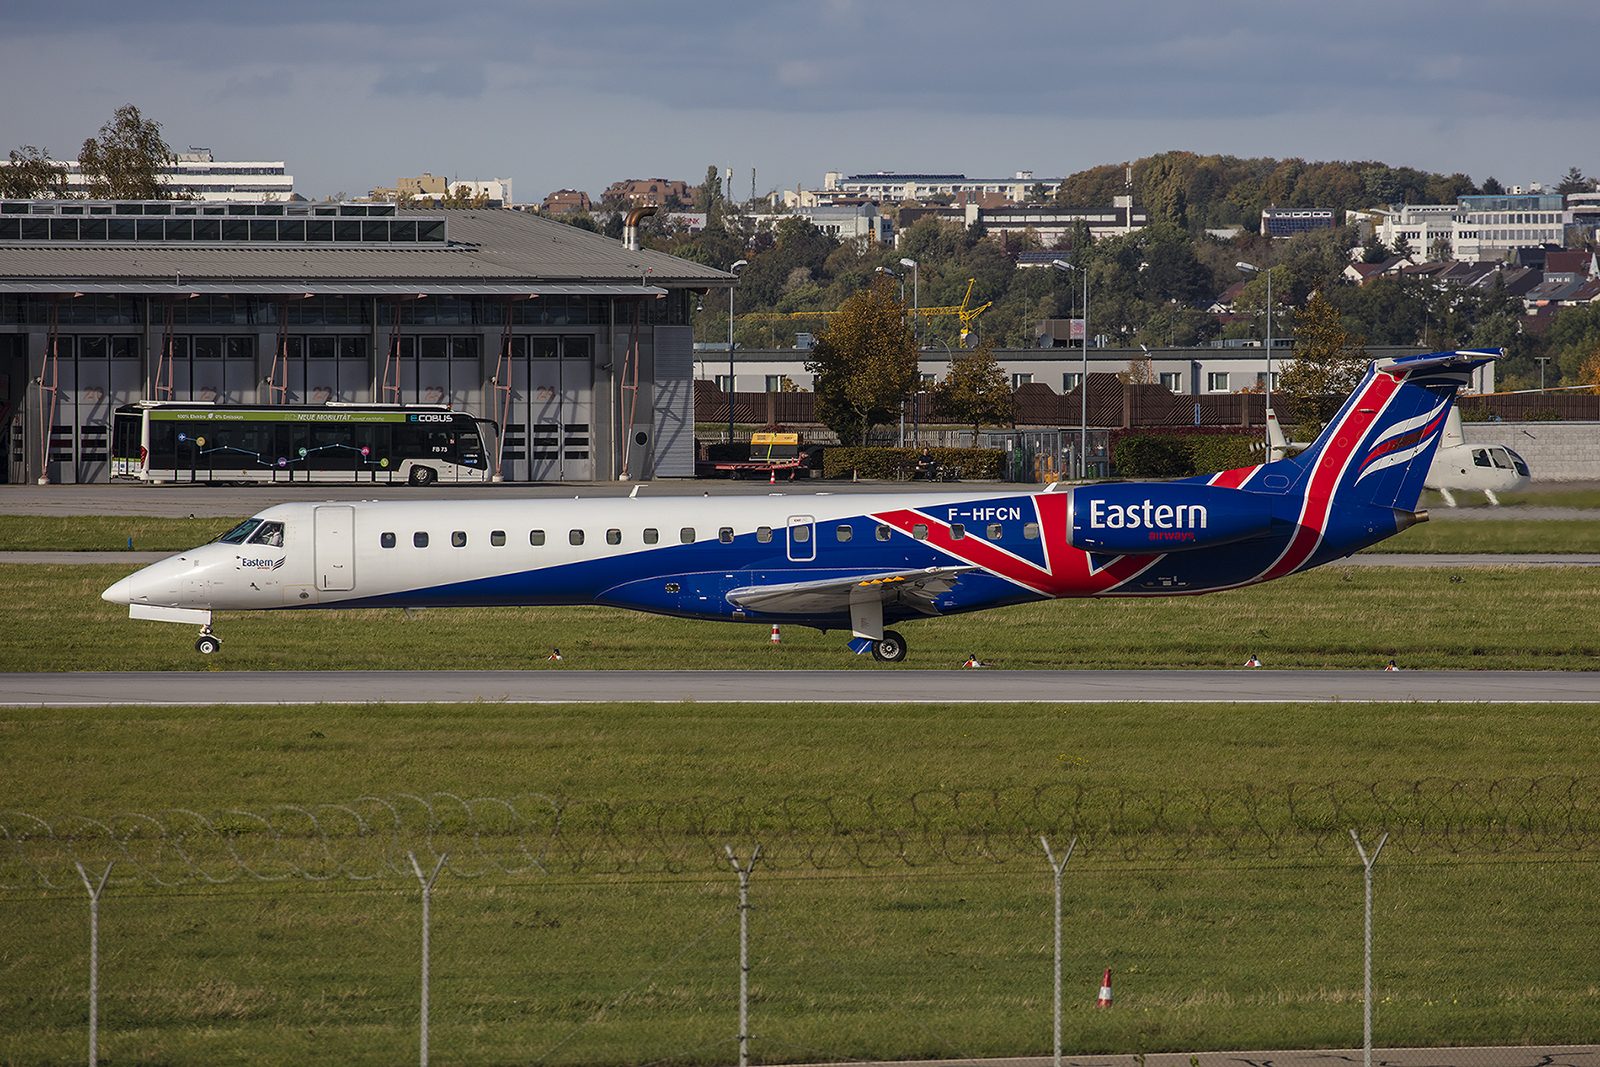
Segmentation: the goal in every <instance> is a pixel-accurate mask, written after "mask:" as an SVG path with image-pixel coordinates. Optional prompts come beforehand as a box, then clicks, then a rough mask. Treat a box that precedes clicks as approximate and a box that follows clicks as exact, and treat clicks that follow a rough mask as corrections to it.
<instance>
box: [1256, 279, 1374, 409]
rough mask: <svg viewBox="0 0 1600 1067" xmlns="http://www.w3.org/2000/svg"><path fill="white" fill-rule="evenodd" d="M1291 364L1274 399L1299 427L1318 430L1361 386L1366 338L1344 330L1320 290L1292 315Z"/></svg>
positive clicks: (1366, 362)
mask: <svg viewBox="0 0 1600 1067" xmlns="http://www.w3.org/2000/svg"><path fill="white" fill-rule="evenodd" d="M1294 335H1295V346H1294V361H1293V362H1292V363H1290V364H1289V365H1288V366H1287V367H1286V368H1284V371H1283V373H1282V374H1280V375H1279V376H1278V388H1277V395H1278V396H1279V397H1280V398H1281V399H1282V400H1283V402H1284V403H1285V404H1286V405H1287V406H1288V407H1289V409H1290V410H1291V411H1293V413H1294V415H1295V418H1296V421H1297V422H1298V423H1301V424H1305V423H1316V424H1317V425H1323V424H1325V423H1327V421H1328V420H1329V419H1330V418H1332V417H1333V415H1334V413H1335V412H1336V411H1338V410H1339V405H1340V404H1342V403H1344V400H1345V397H1347V396H1349V395H1350V393H1351V392H1353V391H1354V390H1355V387H1356V386H1357V385H1360V384H1361V378H1362V376H1363V375H1364V374H1366V372H1367V364H1368V362H1370V361H1369V359H1368V357H1367V350H1366V347H1365V346H1366V339H1365V338H1363V337H1361V336H1360V335H1359V334H1351V333H1350V332H1349V331H1347V330H1346V329H1345V328H1344V322H1343V321H1342V319H1341V318H1340V315H1339V309H1338V308H1336V307H1334V306H1333V304H1331V303H1329V302H1328V300H1327V299H1326V298H1325V297H1324V296H1323V295H1322V293H1321V292H1320V291H1318V292H1316V293H1313V294H1312V295H1311V299H1310V300H1308V301H1307V302H1306V303H1305V305H1304V306H1303V307H1300V308H1297V309H1296V310H1295V313H1294Z"/></svg>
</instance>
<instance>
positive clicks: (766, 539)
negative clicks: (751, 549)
mask: <svg viewBox="0 0 1600 1067" xmlns="http://www.w3.org/2000/svg"><path fill="white" fill-rule="evenodd" d="M756 540H757V541H760V542H761V543H762V544H764V545H765V544H768V543H770V542H771V541H772V527H770V526H757V527H756Z"/></svg>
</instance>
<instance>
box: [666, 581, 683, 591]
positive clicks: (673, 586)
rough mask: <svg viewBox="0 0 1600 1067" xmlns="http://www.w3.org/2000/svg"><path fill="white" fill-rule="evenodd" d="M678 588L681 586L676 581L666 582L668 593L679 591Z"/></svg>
mask: <svg viewBox="0 0 1600 1067" xmlns="http://www.w3.org/2000/svg"><path fill="white" fill-rule="evenodd" d="M680 588H681V587H680V586H679V585H678V583H677V582H668V583H667V592H669V593H676V592H678V591H679V589H680Z"/></svg>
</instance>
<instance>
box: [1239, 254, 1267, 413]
mask: <svg viewBox="0 0 1600 1067" xmlns="http://www.w3.org/2000/svg"><path fill="white" fill-rule="evenodd" d="M1234 266H1235V267H1238V268H1239V269H1240V270H1247V271H1249V272H1250V273H1251V274H1265V275H1266V276H1267V409H1268V410H1269V411H1270V410H1271V409H1272V271H1271V269H1270V268H1269V269H1267V270H1262V269H1261V268H1260V267H1258V266H1256V265H1255V264H1253V263H1245V262H1244V261H1242V260H1241V261H1240V262H1238V263H1235V264H1234Z"/></svg>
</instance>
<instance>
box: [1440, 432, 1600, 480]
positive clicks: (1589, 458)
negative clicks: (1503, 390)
mask: <svg viewBox="0 0 1600 1067" xmlns="http://www.w3.org/2000/svg"><path fill="white" fill-rule="evenodd" d="M1461 433H1462V436H1463V437H1464V438H1465V439H1466V441H1467V442H1468V443H1469V444H1494V445H1505V446H1506V447H1507V448H1510V449H1511V450H1512V451H1513V452H1516V453H1517V454H1519V455H1520V456H1522V458H1523V459H1525V460H1527V461H1528V473H1529V474H1531V475H1532V476H1533V480H1534V481H1536V482H1573V481H1600V422H1465V423H1462V424H1461Z"/></svg>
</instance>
